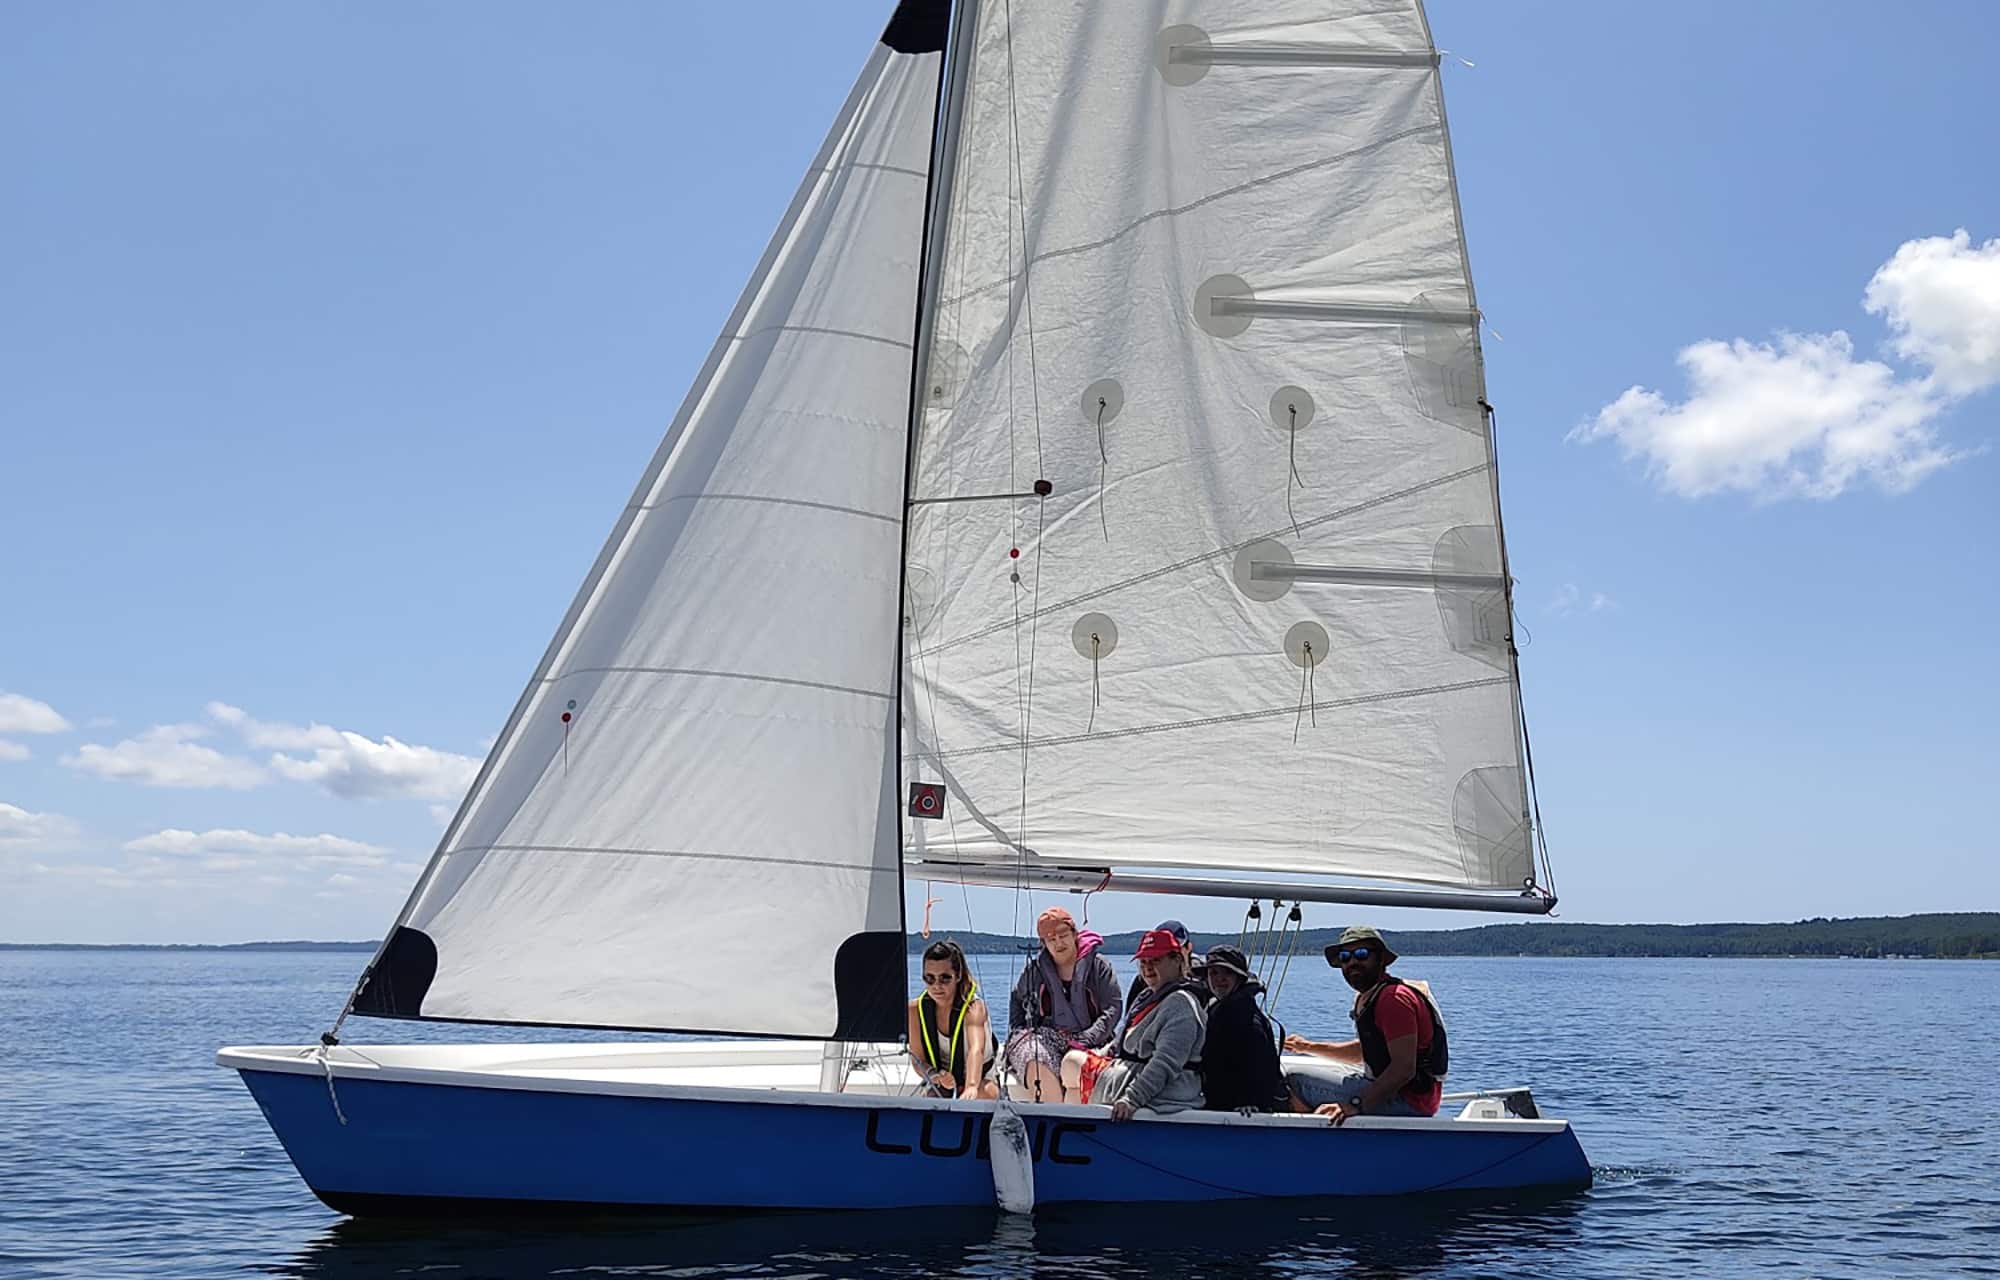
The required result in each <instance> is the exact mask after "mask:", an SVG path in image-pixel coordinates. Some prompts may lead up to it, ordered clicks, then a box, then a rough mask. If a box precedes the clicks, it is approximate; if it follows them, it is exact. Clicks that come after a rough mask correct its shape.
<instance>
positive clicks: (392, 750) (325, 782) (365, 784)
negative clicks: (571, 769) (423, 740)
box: [207, 702, 479, 805]
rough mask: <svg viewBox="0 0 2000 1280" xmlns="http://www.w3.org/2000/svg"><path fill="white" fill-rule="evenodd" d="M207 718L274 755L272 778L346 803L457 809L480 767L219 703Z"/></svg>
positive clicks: (391, 741) (466, 759) (433, 751)
mask: <svg viewBox="0 0 2000 1280" xmlns="http://www.w3.org/2000/svg"><path fill="white" fill-rule="evenodd" d="M207 712H208V716H209V718H210V719H212V720H215V721H216V722H218V723H220V724H225V725H228V726H229V727H230V728H232V729H234V730H235V731H236V732H237V733H238V734H239V735H240V736H241V737H242V738H243V740H244V742H246V743H248V744H249V745H250V746H252V747H257V748H260V749H263V750H269V751H273V752H276V753H277V754H274V755H273V756H272V757H271V759H270V762H269V763H270V768H271V770H272V772H274V773H276V774H278V775H279V776H281V777H285V778H290V779H292V780H293V781H295V782H311V783H317V784H318V785H320V786H322V787H325V788H326V789H327V790H328V791H331V792H332V793H333V794H335V795H337V796H342V797H345V798H348V799H373V798H375V797H377V796H390V795H407V796H415V797H418V798H420V799H426V800H438V801H446V800H448V801H451V802H452V803H453V804H454V805H456V802H457V800H458V798H459V797H460V796H461V795H463V794H464V793H465V789H466V788H467V787H468V786H470V785H471V784H472V778H473V775H474V774H476V773H478V771H479V761H477V760H475V759H473V758H472V757H471V756H462V755H459V754H457V753H456V752H452V751H440V750H438V749H437V748H435V747H422V746H416V745H413V744H411V743H407V742H403V741H400V740H398V739H396V738H393V737H390V736H388V735H386V734H385V735H383V737H382V738H380V739H379V740H378V739H374V738H370V737H367V736H366V735H363V734H359V733H354V732H351V731H349V730H346V729H335V728H331V727H329V726H327V725H323V724H310V725H304V726H300V725H292V724H282V723H274V722H270V721H264V720H256V719H253V718H252V717H251V716H250V715H249V714H248V713H247V712H244V711H243V710H241V709H240V708H237V707H232V706H230V705H229V704H227V703H223V702H211V703H209V704H208V708H207ZM290 752H299V753H308V752H309V753H310V754H298V755H294V754H287V753H290Z"/></svg>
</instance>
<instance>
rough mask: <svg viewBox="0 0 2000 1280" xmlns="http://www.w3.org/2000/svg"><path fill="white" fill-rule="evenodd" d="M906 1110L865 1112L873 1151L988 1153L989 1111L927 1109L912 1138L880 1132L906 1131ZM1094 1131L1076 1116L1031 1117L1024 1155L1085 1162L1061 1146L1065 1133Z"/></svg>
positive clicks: (951, 1156) (866, 1138)
mask: <svg viewBox="0 0 2000 1280" xmlns="http://www.w3.org/2000/svg"><path fill="white" fill-rule="evenodd" d="M909 1114H910V1113H909V1112H907V1111H877V1110H873V1109H871V1110H870V1111H869V1112H868V1127H867V1130H866V1132H865V1133H864V1135H863V1138H862V1141H863V1142H864V1144H865V1145H866V1146H867V1148H868V1149H869V1150H870V1151H873V1152H875V1153H876V1154H877V1155H885V1156H908V1155H915V1154H917V1152H918V1151H922V1153H923V1154H924V1155H926V1156H930V1157H932V1158H934V1159H939V1160H956V1159H959V1158H962V1157H966V1156H970V1157H971V1158H973V1159H975V1160H984V1161H989V1162H990V1161H991V1160H992V1159H993V1117H992V1116H991V1115H983V1116H975V1115H973V1114H971V1113H969V1112H968V1113H957V1112H951V1111H930V1110H926V1111H924V1112H923V1113H922V1118H921V1119H920V1120H918V1121H917V1132H916V1134H915V1137H916V1143H915V1145H914V1146H912V1145H911V1144H910V1143H909V1142H907V1141H904V1142H892V1141H890V1139H889V1137H888V1136H886V1135H885V1134H884V1133H883V1129H884V1128H885V1127H888V1128H891V1129H898V1130H901V1133H900V1134H899V1135H898V1136H905V1137H907V1136H908V1128H907V1125H908V1123H909V1121H908V1119H907V1117H908V1116H909ZM1096 1132H1097V1126H1096V1125H1095V1124H1092V1123H1089V1122H1086V1121H1081V1120H1055V1121H1050V1120H1046V1119H1042V1118H1036V1119H1034V1120H1032V1121H1030V1122H1029V1123H1028V1155H1029V1158H1030V1160H1032V1161H1033V1162H1034V1163H1035V1164H1040V1163H1041V1162H1042V1159H1043V1157H1044V1156H1046V1157H1047V1158H1048V1159H1049V1161H1050V1162H1051V1163H1053V1164H1068V1165H1087V1164H1089V1163H1090V1157H1089V1156H1087V1155H1080V1154H1077V1153H1076V1152H1074V1151H1065V1150H1064V1149H1063V1139H1064V1138H1076V1137H1082V1136H1085V1135H1088V1134H1093V1133H1096Z"/></svg>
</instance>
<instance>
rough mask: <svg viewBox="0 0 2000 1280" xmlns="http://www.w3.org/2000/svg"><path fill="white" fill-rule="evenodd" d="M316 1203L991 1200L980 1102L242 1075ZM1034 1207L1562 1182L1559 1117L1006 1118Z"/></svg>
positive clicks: (849, 1205) (1574, 1153) (417, 1207)
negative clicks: (1406, 1123)
mask: <svg viewBox="0 0 2000 1280" xmlns="http://www.w3.org/2000/svg"><path fill="white" fill-rule="evenodd" d="M242 1076H243V1079H244V1082H245V1083H246V1084H247V1085H248V1086H249V1089H250V1092H251V1094H252V1095H253V1096H254V1097H255V1098H256V1100H257V1105H258V1106H259V1107H260V1108H261V1109H262V1110H263V1112H264V1115H265V1118H266V1119H267V1120H269V1121H270V1124H271V1128H272V1129H273V1130H274V1131H275V1132H276V1133H277V1135H278V1138H279V1140H280V1141H281V1142H282V1143H283V1144H284V1147H285V1150H286V1152H287V1153H288V1154H289V1155H290V1156H291V1158H292V1162H293V1164H295V1165H296V1166H297V1167H298V1170H299V1173H300V1174H301V1175H302V1176H303V1177H304V1178H305V1180H306V1183H307V1184H308V1185H309V1186H310V1187H311V1188H312V1190H313V1192H314V1193H315V1194H316V1195H318V1196H319V1198H320V1199H321V1200H323V1201H325V1202H326V1203H327V1204H329V1205H330V1206H332V1207H333V1208H335V1209H339V1210H342V1211H344V1212H351V1213H396V1212H405V1213H407V1212H430V1211H436V1210H440V1209H451V1210H463V1209H466V1208H473V1207H487V1208H493V1209H507V1210H510V1211H513V1210H519V1209H523V1208H527V1207H529V1206H541V1207H555V1206H561V1207H566V1208H578V1207H583V1206H589V1207H593V1208H613V1209H615V1208H625V1209H649V1210H723V1211H742V1210H786V1209H892V1208H910V1207H915V1206H923V1205H966V1206H987V1207H990V1206H991V1205H992V1204H993V1176H992V1171H991V1168H990V1165H989V1163H988V1158H987V1152H986V1131H987V1126H988V1124H989V1123H990V1121H991V1117H992V1111H993V1107H992V1104H990V1103H986V1104H980V1103H953V1104H948V1105H940V1104H925V1103H920V1102H916V1101H915V1100H911V1099H898V1098H889V1097H883V1098H880V1099H879V1101H878V1100H876V1099H865V1100H863V1099H855V1098H853V1097H851V1096H850V1097H846V1098H840V1099H837V1100H832V1101H828V1102H813V1101H796V1100H794V1101H787V1102H785V1103H782V1104H779V1103H773V1102H770V1101H764V1100H760V1099H757V1098H755V1097H749V1098H745V1099H743V1100H740V1101H739V1100H718V1099H714V1098H704V1097H673V1096H657V1095H655V1096H627V1095H618V1094H605V1093H587V1092H571V1091H561V1092H557V1091H542V1090H533V1089H507V1088H483V1087H481V1088H471V1087H464V1086H460V1085H441V1084H425V1083H416V1082H409V1081H386V1080H367V1079H350V1078H347V1077H345V1076H343V1077H342V1078H341V1079H340V1081H339V1086H338V1087H339V1100H340V1107H341V1110H342V1112H343V1113H344V1114H345V1115H346V1117H347V1123H346V1124H345V1125H343V1124H342V1123H340V1121H339V1119H338V1118H336V1116H335V1113H334V1110H333V1106H332V1104H331V1102H330V1101H329V1099H328V1097H327V1084H326V1081H325V1080H324V1079H322V1078H321V1077H320V1076H318V1075H305V1074H298V1073H294V1072H283V1071H260V1070H250V1069H245V1070H243V1071H242ZM1020 1110H1021V1113H1022V1116H1023V1118H1024V1119H1025V1120H1026V1122H1027V1125H1028V1131H1029V1135H1030V1139H1031V1143H1032V1146H1033V1150H1034V1155H1035V1194H1036V1200H1037V1202H1038V1203H1040V1204H1056V1203H1063V1202H1072V1203H1080V1202H1095V1203H1109V1202H1136V1201H1163V1200H1165V1201H1172V1200H1187V1201H1205V1200H1231V1199H1243V1198H1267V1197H1268V1198H1276V1197H1293V1196H1384V1195H1408V1194H1413V1193H1419V1192H1445V1191H1477V1190H1493V1189H1503V1188H1525V1187H1564V1186H1583V1185H1586V1184H1588V1183H1589V1181H1590V1166H1589V1163H1588V1162H1587V1161H1586V1160H1585V1158H1584V1155H1583V1150H1582V1148H1581V1147H1580V1146H1579V1145H1578V1143H1577V1141H1576V1138H1575V1136H1574V1134H1572V1133H1571V1132H1570V1130H1569V1127H1568V1126H1567V1125H1560V1124H1554V1123H1543V1124H1539V1125H1521V1126H1503V1125H1489V1124H1475V1123H1466V1124H1434V1125H1431V1126H1429V1127H1406V1128H1393V1127H1364V1126H1362V1125H1350V1126H1348V1127H1346V1128H1342V1129H1333V1128H1331V1127H1330V1126H1324V1125H1317V1124H1305V1123H1292V1124H1278V1123H1271V1122H1265V1123H1246V1124H1219V1123H1214V1124H1204V1123H1176V1122H1172V1121H1143V1120H1141V1121H1134V1122H1129V1123H1125V1124H1113V1123H1111V1122H1110V1121H1109V1120H1108V1119H1106V1118H1105V1115H1104V1113H1103V1112H1102V1111H1101V1110H1093V1109H1087V1108H1080V1107H1053V1106H1051V1107H1042V1106H1027V1107H1022V1108H1021V1109H1020Z"/></svg>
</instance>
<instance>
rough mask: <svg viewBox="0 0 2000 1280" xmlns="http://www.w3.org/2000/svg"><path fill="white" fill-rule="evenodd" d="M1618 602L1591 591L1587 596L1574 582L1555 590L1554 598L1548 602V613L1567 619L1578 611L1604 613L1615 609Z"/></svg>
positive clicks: (1564, 584)
mask: <svg viewBox="0 0 2000 1280" xmlns="http://www.w3.org/2000/svg"><path fill="white" fill-rule="evenodd" d="M1617 607H1618V602H1617V601H1616V600H1613V599H1612V598H1611V597H1610V596H1608V595H1606V594H1605V593H1604V592H1602V591H1592V592H1590V593H1589V595H1588V596H1586V595H1585V594H1584V591H1583V588H1581V587H1579V586H1577V585H1576V584H1575V583H1574V582H1565V583H1563V584H1562V586H1560V587H1558V588H1557V589H1556V594H1555V598H1554V599H1552V600H1550V601H1549V611H1550V612H1551V613H1554V614H1556V615H1557V616H1558V617H1568V616H1569V615H1570V614H1572V613H1575V612H1576V611H1577V610H1578V609H1584V610H1587V611H1589V612H1591V613H1604V612H1606V611H1607V610H1611V609H1616V608H1617Z"/></svg>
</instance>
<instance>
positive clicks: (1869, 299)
mask: <svg viewBox="0 0 2000 1280" xmlns="http://www.w3.org/2000/svg"><path fill="white" fill-rule="evenodd" d="M1864 305H1865V306H1866V307H1867V309H1868V310H1869V311H1870V312H1871V313H1874V314H1878V315H1883V316H1885V317H1886V319H1887V321H1888V324H1889V327H1890V329H1891V331H1892V334H1893V339H1892V343H1891V345H1892V347H1893V349H1894V350H1895V352H1896V353H1897V354H1898V355H1899V356H1901V357H1903V358H1904V359H1907V360H1912V361H1915V362H1917V363H1919V364H1922V365H1925V366H1928V367H1929V370H1930V372H1929V373H1926V374H1908V373H1903V372H1900V371H1898V370H1896V369H1895V368H1892V367H1891V366H1890V365H1888V364H1885V363H1883V362H1882V361H1879V360H1865V359H1858V358H1857V357H1856V356H1855V353H1854V341H1853V339H1852V338H1850V337H1848V335H1847V334H1846V333H1844V332H1841V331H1839V330H1835V331H1834V332H1832V333H1805V334H1799V333H1781V334H1779V335H1777V336H1776V338H1775V339H1774V340H1773V341H1770V342H1752V341H1749V340H1746V339H1742V338H1738V339H1735V340H1733V341H1729V342H1721V341H1716V340H1713V339H1710V340H1706V341H1702V342H1697V343H1694V344H1692V345H1691V346H1688V347H1684V348H1682V350H1681V351H1680V353H1679V356H1678V357H1677V359H1678V362H1679V364H1680V366H1681V369H1682V370H1683V372H1684V373H1685V374H1686V377H1687V388H1688V389H1687V394H1686V397H1685V398H1684V399H1681V400H1679V401H1674V400H1670V399H1668V398H1667V397H1666V396H1664V395H1662V394H1661V393H1659V392H1658V391H1654V390H1651V389H1649V388H1646V387H1639V386H1634V387H1631V388H1629V389H1628V390H1626V392H1625V393H1624V394H1623V395H1621V396H1619V397H1618V398H1617V399H1616V400H1614V401H1612V402H1611V403H1610V404H1608V405H1606V406H1605V407H1604V408H1602V409H1600V410H1599V411H1598V413H1597V415H1596V416H1595V417H1594V418H1593V419H1591V420H1590V421H1589V422H1586V423H1583V424H1582V425H1580V426H1578V427H1577V428H1576V429H1575V430H1573V431H1571V432H1570V434H1569V438H1570V439H1571V440H1575V441H1581V442H1586V443H1587V442H1590V441H1595V440H1615V441H1617V442H1618V444H1619V446H1620V447H1621V448H1622V449H1623V450H1624V452H1625V453H1626V455H1627V456H1629V457H1634V458H1637V459H1640V460H1642V461H1643V462H1644V463H1645V464H1646V467H1647V470H1648V471H1650V472H1651V473H1652V475H1653V476H1654V478H1655V479H1656V480H1657V481H1658V482H1659V484H1660V485H1661V487H1662V488H1664V489H1666V490H1667V491H1668V492H1670V493H1675V494H1679V495H1681V496H1683V497H1690V498H1693V497H1702V496H1705V495H1708V494H1713V493H1721V492H1728V491H1735V492H1741V493H1747V494H1751V495H1753V496H1755V497H1757V498H1759V499H1774V498H1787V497H1806V498H1821V499H1824V498H1833V497H1837V496H1839V495H1840V494H1842V493H1845V492H1847V491H1848V490H1849V489H1851V488H1853V487H1855V486H1856V485H1857V484H1861V483H1863V482H1866V483H1870V484H1873V485H1875V486H1876V487H1877V488H1879V489H1882V490H1884V491H1885V492H1888V493H1904V492H1907V491H1908V490H1909V489H1911V488H1912V487H1914V486H1915V485H1916V484H1917V483H1918V482H1919V481H1921V480H1922V479H1923V478H1924V477H1925V476H1927V475H1929V474H1930V473H1931V472H1933V471H1936V470H1937V469H1938V468H1940V467H1944V466H1948V465H1949V464H1951V463H1953V462H1956V461H1958V460H1959V459H1961V458H1964V457H1966V456H1968V454H1969V453H1970V452H1971V451H1970V450H1966V449H1960V448H1955V447H1953V446H1952V445H1950V444H1948V443H1946V442H1945V441H1944V440H1943V439H1941V438H1940V436H1939V435H1938V432H1937V427H1936V422H1937V419H1938V418H1939V417H1940V415H1942V414H1943V413H1944V412H1945V411H1946V410H1948V409H1949V408H1951V406H1952V405H1953V404H1954V403H1955V401H1956V400H1957V399H1958V398H1959V397H1962V396H1965V395H1970V394H1972V393H1974V392H1977V391H1980V390H1984V389H1985V388H1986V387H1988V386H1991V385H1993V384H1994V383H1995V382H2000V242H1996V241H1989V242H1988V243H1987V244H1985V245H1983V246H1981V247H1980V248H1978V249H1973V248H1971V245H1970V238H1969V237H1968V236H1967V235H1966V234H1965V233H1964V232H1963V231H1961V232H1959V233H1958V234H1957V235H1955V236H1953V237H1952V238H1950V239H1948V240H1947V239H1944V238H1941V237H1932V238H1930V239H1926V240H1912V241H1909V242H1907V243H1906V244H1904V245H1903V246H1902V247H1901V248H1899V249H1897V251H1896V253H1895V255H1894V256H1892V257H1891V258H1890V259H1889V261H1888V262H1886V263H1884V264H1883V265H1882V267H1881V268H1880V269H1879V270H1878V271H1877V272H1876V273H1875V275H1874V278H1873V279H1871V280H1870V281H1869V283H1868V287H1867V290H1866V294H1865V298H1864Z"/></svg>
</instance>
